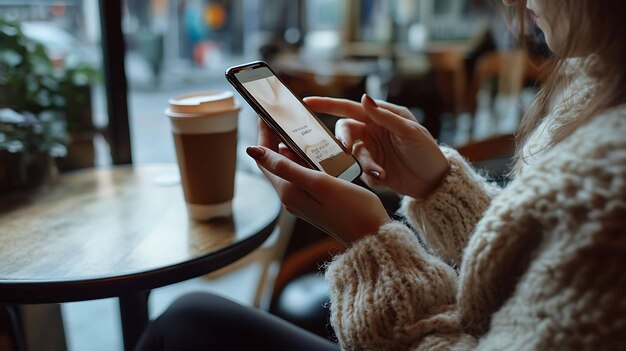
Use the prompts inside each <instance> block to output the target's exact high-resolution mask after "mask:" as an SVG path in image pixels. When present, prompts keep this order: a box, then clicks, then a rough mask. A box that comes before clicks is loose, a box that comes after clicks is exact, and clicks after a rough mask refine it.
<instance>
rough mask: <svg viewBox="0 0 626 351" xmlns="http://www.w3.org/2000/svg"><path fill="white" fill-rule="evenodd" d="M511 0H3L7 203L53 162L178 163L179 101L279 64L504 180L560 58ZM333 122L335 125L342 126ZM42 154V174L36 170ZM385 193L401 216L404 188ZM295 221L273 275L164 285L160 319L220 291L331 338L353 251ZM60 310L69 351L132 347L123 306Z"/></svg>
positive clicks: (246, 115) (243, 122)
mask: <svg viewBox="0 0 626 351" xmlns="http://www.w3.org/2000/svg"><path fill="white" fill-rule="evenodd" d="M499 3H500V1H489V0H354V1H352V0H114V1H109V0H100V1H98V0H0V198H2V196H5V195H6V194H10V193H12V192H14V191H20V190H21V189H25V188H28V187H32V186H33V184H36V183H40V182H41V181H42V179H43V178H45V177H47V176H50V175H48V174H47V172H48V170H49V167H48V166H49V163H46V162H47V161H49V160H50V159H52V160H53V161H54V163H53V168H54V169H55V171H54V172H53V173H54V174H53V175H52V176H53V177H54V176H55V174H56V176H58V174H63V173H66V172H72V171H75V170H78V169H84V168H93V167H107V166H110V165H113V164H124V163H131V162H132V164H133V165H141V164H153V163H175V162H176V154H175V151H174V145H173V140H172V137H171V131H170V126H169V122H168V120H167V118H166V117H165V115H164V110H165V108H166V107H167V104H168V99H169V98H172V97H174V96H177V95H180V94H183V93H188V92H196V91H221V90H232V89H231V87H230V85H229V84H228V83H227V81H226V80H225V79H224V71H225V69H226V68H228V67H230V66H233V65H237V64H242V63H245V62H248V61H253V60H264V61H267V62H268V63H269V64H270V66H271V67H273V69H274V70H275V71H276V72H277V74H278V75H279V76H280V77H281V78H282V79H283V80H284V81H285V82H286V84H287V85H288V86H289V87H290V88H292V90H293V91H294V92H295V93H296V95H298V96H300V97H305V96H310V95H321V96H332V97H343V98H347V99H352V100H358V99H360V97H361V96H362V94H363V93H367V94H369V95H370V96H372V97H373V98H375V99H384V100H387V101H390V102H393V103H396V104H399V105H403V106H406V107H407V108H409V109H410V111H411V112H412V113H413V114H414V115H415V116H416V117H417V118H418V119H419V121H420V122H421V123H422V124H423V125H424V126H426V127H427V128H428V129H429V131H430V132H431V133H432V134H433V136H435V137H436V138H437V139H438V140H439V141H440V142H441V143H445V144H449V145H454V146H455V147H458V148H459V149H460V150H461V152H462V153H463V154H464V155H465V156H466V157H467V158H469V159H470V160H471V161H472V162H474V163H475V164H476V165H477V166H478V167H481V168H484V169H485V171H487V172H489V173H490V174H491V175H492V177H493V178H494V179H495V180H497V181H500V182H506V180H507V171H508V167H509V166H510V159H511V155H512V153H513V148H514V142H513V140H512V134H513V133H514V131H515V129H516V128H517V126H518V124H519V121H520V118H521V116H522V115H523V113H524V111H525V109H526V108H527V107H528V105H529V104H530V102H531V101H532V99H533V98H534V95H535V94H536V92H537V90H538V88H539V86H540V84H541V78H542V75H541V74H540V67H541V66H542V64H543V62H544V61H545V60H546V59H547V58H548V56H549V52H548V51H547V49H546V48H545V46H544V45H543V44H542V42H541V34H540V33H538V32H537V31H536V29H535V28H532V27H531V28H527V29H526V33H524V34H525V35H526V36H527V37H529V38H531V39H532V42H529V44H528V45H527V48H526V49H524V50H522V49H520V48H519V44H518V36H517V34H511V32H510V31H509V30H508V26H507V23H506V21H505V20H504V13H503V12H502V11H501V9H500V8H499V7H498V6H494V4H495V5H499ZM120 15H121V16H120ZM512 25H513V27H514V28H513V30H514V31H515V30H517V28H516V24H515V23H513V24H512ZM118 32H119V33H121V37H119V38H120V40H116V36H115V33H118ZM103 53H104V56H103ZM103 57H104V58H103ZM116 62H118V63H120V64H115V63H116ZM25 65H26V66H27V67H28V68H27V69H25V68H24V66H25ZM239 102H240V103H241V104H242V108H243V109H242V112H241V114H240V120H239V146H238V148H239V155H240V156H239V157H238V160H237V162H238V166H237V167H238V170H240V171H245V172H250V173H253V174H258V170H257V169H256V166H255V165H254V164H253V162H251V161H250V160H249V158H247V157H244V156H243V155H244V152H243V150H244V149H245V147H246V146H248V145H252V144H254V143H255V141H256V133H257V116H256V115H255V114H254V112H253V111H252V110H251V109H250V108H249V107H248V106H245V103H243V101H242V100H241V99H239ZM320 117H321V118H322V120H323V122H324V123H326V124H327V125H328V126H329V127H330V128H333V125H334V123H335V122H336V118H335V117H333V116H320ZM42 154H43V155H44V158H45V159H46V160H47V161H43V162H44V164H45V165H46V166H45V167H43V168H42V167H41V166H37V164H36V162H42V161H41V158H42V157H41V155H42ZM33 169H34V170H35V171H34V172H33V174H32V175H29V174H28V172H30V171H32V170H33ZM42 169H44V170H42ZM42 173H46V174H45V175H42ZM44 181H45V179H44ZM376 191H377V192H378V193H379V194H380V196H381V198H382V199H383V201H384V203H385V205H386V206H387V208H388V209H389V211H390V213H393V212H395V210H396V209H397V201H398V197H397V195H395V194H389V193H388V192H386V191H384V190H376ZM0 216H2V213H0ZM284 225H285V226H286V228H285V230H283V231H284V232H286V234H285V235H284V237H282V238H281V243H282V244H281V245H282V246H281V249H279V250H274V251H272V257H271V259H272V260H273V261H272V262H274V263H275V265H274V266H273V268H271V269H270V273H267V272H265V271H262V269H261V268H258V267H256V266H255V265H254V264H253V262H252V261H253V260H248V261H249V262H246V264H243V263H242V264H239V265H236V267H234V268H231V269H228V271H227V272H222V273H221V274H214V275H213V276H210V277H202V278H198V279H194V280H192V281H187V282H183V283H179V284H175V285H172V286H168V287H164V288H160V289H156V290H155V291H154V293H153V294H152V295H151V300H150V304H151V305H150V306H151V312H150V314H151V315H152V316H156V315H158V314H159V313H160V312H162V311H163V310H164V309H165V308H166V307H167V305H168V304H169V303H171V301H172V300H174V299H175V298H176V297H177V296H179V295H181V294H183V293H184V292H187V291H194V290H208V291H214V292H217V293H219V294H223V295H225V296H228V297H230V298H232V299H234V300H236V301H239V302H241V303H244V304H249V305H250V304H252V305H256V306H259V307H261V308H264V309H267V310H270V311H271V312H273V313H276V314H279V315H281V316H283V317H285V318H287V319H290V320H292V321H294V322H296V323H298V324H300V325H302V326H304V327H307V328H309V329H311V330H313V331H314V332H317V333H321V334H323V335H326V336H328V335H329V334H331V333H332V332H331V331H329V327H327V325H326V324H325V322H324V318H326V314H325V313H326V310H325V309H324V307H323V305H324V303H325V301H326V300H325V293H326V290H325V286H324V283H323V279H322V277H321V275H320V274H319V267H320V265H321V264H322V263H323V262H324V260H327V259H328V258H329V257H330V256H329V253H332V252H338V251H337V250H340V247H339V246H337V245H336V243H334V242H332V239H326V237H325V236H324V234H323V233H320V232H319V231H318V230H316V229H315V228H312V227H310V226H308V225H307V224H306V223H304V222H301V221H292V222H289V223H287V224H284ZM2 230H3V229H2V228H0V232H1V231H2ZM0 235H1V234H0ZM279 246H280V245H279ZM333 250H335V251H333ZM251 262H252V263H251ZM248 263H249V264H248ZM261 280H264V281H263V284H264V286H265V288H264V290H263V291H262V292H259V289H258V286H259V284H261V283H260V281H261ZM298 284H299V285H298ZM260 295H262V296H261V297H259V296H260ZM294 301H295V302H294ZM303 301H304V302H303ZM0 303H1V301H0ZM61 312H62V316H63V318H62V324H60V325H59V327H58V328H57V329H55V330H60V332H59V333H62V334H63V336H64V339H65V341H64V342H61V344H66V346H67V348H68V349H70V350H117V349H121V348H122V341H121V338H122V337H121V335H120V331H119V327H118V325H117V324H118V323H119V322H118V319H119V316H118V313H119V312H118V311H117V306H116V302H115V301H112V299H105V300H95V301H86V302H76V303H67V304H63V305H62V306H61ZM320 321H321V322H320ZM57 324H58V323H57ZM50 333H53V332H50ZM1 335H2V330H1V329H0V340H2V338H1ZM50 337H51V338H55V337H54V336H50ZM57 337H58V335H57ZM55 340H56V339H55ZM1 348H2V344H1V342H0V349H1ZM50 349H52V348H50Z"/></svg>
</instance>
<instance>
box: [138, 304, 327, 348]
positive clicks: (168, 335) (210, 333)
mask: <svg viewBox="0 0 626 351" xmlns="http://www.w3.org/2000/svg"><path fill="white" fill-rule="evenodd" d="M136 350H137V351H146V350H150V351H153V350H155V351H156V350H177V351H186V350H207V351H214V350H276V351H279V350H302V351H306V350H315V351H325V350H333V351H336V350H339V346H338V345H337V344H335V343H333V342H331V341H330V340H328V339H325V338H323V337H321V336H318V335H316V334H313V333H311V332H309V331H307V330H305V329H302V328H299V327H297V326H295V325H293V324H291V323H289V322H287V321H285V320H283V319H280V318H278V317H276V316H274V315H272V314H269V313H267V312H264V311H260V310H257V309H254V308H251V307H246V306H242V305H239V304H237V303H235V302H232V301H230V300H227V299H225V298H222V297H219V296H216V295H212V294H207V293H194V294H190V295H186V296H184V297H182V298H180V299H178V300H177V301H176V302H174V303H173V304H172V306H170V307H169V308H168V309H167V311H165V312H164V313H163V314H162V315H161V316H160V317H159V318H157V319H156V320H155V321H153V322H152V323H151V324H150V325H148V328H147V329H146V331H145V332H144V334H143V336H142V337H141V340H140V341H139V344H138V346H137V349H136Z"/></svg>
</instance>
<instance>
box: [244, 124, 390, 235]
mask: <svg viewBox="0 0 626 351" xmlns="http://www.w3.org/2000/svg"><path fill="white" fill-rule="evenodd" d="M259 145H260V146H252V147H249V148H248V149H247V152H248V155H250V156H251V157H252V158H254V159H255V161H256V162H257V164H258V165H259V168H260V169H261V171H262V172H263V173H264V174H265V176H266V177H267V178H268V179H269V180H270V182H271V183H272V185H273V186H274V188H275V189H276V192H277V193H278V196H279V197H280V200H281V201H282V203H283V205H284V207H285V209H286V210H287V211H289V212H291V213H293V214H294V215H296V216H298V217H300V218H302V219H304V220H306V221H307V222H309V223H311V224H313V225H315V226H316V227H318V228H320V229H322V230H323V231H325V232H327V233H328V234H330V235H331V236H334V237H335V238H337V239H339V240H340V241H342V242H343V243H344V244H346V245H347V244H348V243H350V242H353V241H356V240H358V239H360V238H361V237H363V236H365V235H367V234H374V233H376V232H377V230H378V228H379V227H380V226H381V225H383V224H385V223H387V222H390V221H391V219H390V218H389V216H388V215H387V211H386V210H385V208H384V207H383V205H382V203H381V202H380V199H379V198H378V197H377V196H376V195H375V194H373V193H372V192H371V191H369V190H367V189H364V188H362V187H360V186H358V185H355V184H352V183H350V182H348V181H345V180H341V179H338V178H335V177H333V176H330V175H328V174H326V173H324V172H319V171H315V170H312V169H310V168H308V167H306V166H304V165H303V164H302V162H301V161H300V160H299V158H298V156H296V154H295V153H293V152H292V151H291V150H289V149H288V148H286V147H284V146H282V147H281V144H280V141H279V139H278V138H277V137H276V135H275V134H274V132H273V131H272V130H271V129H270V128H269V127H268V126H267V125H266V124H265V123H264V122H263V121H260V132H259Z"/></svg>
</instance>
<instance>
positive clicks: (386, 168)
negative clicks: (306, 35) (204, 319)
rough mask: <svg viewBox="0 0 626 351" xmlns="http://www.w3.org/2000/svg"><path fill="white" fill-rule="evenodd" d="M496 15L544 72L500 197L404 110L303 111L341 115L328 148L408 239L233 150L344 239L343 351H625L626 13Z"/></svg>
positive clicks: (279, 162)
mask: <svg viewBox="0 0 626 351" xmlns="http://www.w3.org/2000/svg"><path fill="white" fill-rule="evenodd" d="M504 3H505V4H506V5H517V6H520V7H523V6H526V7H527V8H528V11H529V13H530V15H531V17H532V18H533V19H534V20H535V21H536V23H537V25H538V26H539V27H540V28H541V29H542V31H543V32H544V34H545V38H546V41H547V44H548V46H549V47H550V48H551V50H552V51H553V53H554V56H555V58H556V60H557V62H556V65H555V66H554V69H553V74H552V76H551V77H550V78H549V79H548V81H547V83H546V85H545V87H544V88H543V89H542V91H541V93H540V94H539V96H538V98H537V101H536V103H535V105H534V108H533V110H532V111H531V112H530V113H529V115H528V116H526V117H525V119H524V121H523V123H522V126H521V129H520V133H519V138H520V139H519V145H520V147H519V150H518V153H517V160H516V164H515V167H514V172H513V174H514V179H513V180H512V181H511V182H510V183H509V185H508V186H507V187H506V188H504V189H500V188H498V187H497V186H495V185H492V184H490V183H488V182H487V181H485V180H484V179H483V178H482V177H481V176H480V175H478V174H477V173H476V172H475V171H474V170H473V169H472V168H471V167H470V166H469V165H468V164H467V163H466V162H465V161H464V160H463V159H462V158H461V157H460V156H459V154H458V153H457V152H456V151H454V150H453V149H451V148H447V147H439V146H437V144H436V142H435V141H434V140H433V138H432V137H431V136H430V135H429V134H428V132H426V131H425V130H424V129H423V128H422V127H421V126H420V125H419V124H418V123H417V122H415V119H414V118H413V116H412V115H411V114H410V113H409V112H408V111H407V110H406V109H405V108H401V107H397V106H394V105H392V104H389V103H385V102H382V101H378V102H374V101H373V100H371V99H370V98H368V97H365V96H364V98H363V99H362V101H361V103H356V102H350V101H346V100H335V99H328V98H310V99H307V100H306V101H307V104H308V105H309V106H310V107H311V108H312V109H313V110H316V111H318V112H324V113H331V114H335V115H339V116H344V117H346V119H344V120H342V121H341V123H340V124H339V126H338V128H337V136H338V138H339V139H341V140H342V141H343V142H344V143H345V144H346V146H347V147H348V148H351V149H352V151H353V153H354V154H355V155H356V156H357V157H358V159H359V160H360V162H361V164H362V165H363V168H364V170H365V174H364V176H363V179H364V181H365V182H366V183H367V184H369V185H371V186H386V187H389V188H391V189H392V190H394V191H396V192H398V193H401V194H403V195H405V197H404V199H403V201H402V207H401V212H402V213H403V214H404V215H405V217H406V218H407V220H408V221H409V222H410V224H412V225H413V227H415V228H418V229H419V230H418V232H419V233H418V235H419V236H420V239H421V242H420V240H418V239H417V238H416V236H415V234H414V233H413V232H412V231H411V230H410V229H409V228H408V227H407V226H406V225H405V224H404V223H401V222H396V221H392V220H390V219H389V217H388V216H387V214H386V213H385V210H384V209H383V207H382V205H381V204H380V201H379V200H378V199H377V198H376V196H374V195H373V194H372V193H370V192H369V191H367V190H364V189H362V188H360V187H358V186H355V185H353V184H350V183H347V182H344V181H340V180H337V179H334V178H332V177H330V176H327V175H325V174H323V173H321V172H315V171H312V170H309V169H306V168H304V167H302V166H301V165H299V164H298V163H297V162H294V161H293V160H295V158H294V157H293V155H291V154H290V153H289V152H288V151H287V150H285V149H284V148H280V147H279V144H278V140H277V139H276V138H275V137H274V136H273V135H272V134H271V133H270V132H269V131H268V129H267V128H264V129H262V133H261V139H260V144H261V146H258V147H251V148H249V149H248V153H249V155H250V156H251V157H253V158H254V159H255V160H256V161H257V163H258V164H259V166H260V167H261V169H262V170H263V172H264V173H265V174H266V176H267V177H268V178H269V179H270V181H271V182H272V183H273V185H274V187H275V188H276V190H277V192H278V194H279V195H280V197H281V200H282V201H283V203H284V205H285V207H286V208H287V209H288V210H290V211H291V212H293V213H294V214H296V215H298V216H299V217H302V218H304V219H306V220H307V221H309V222H311V223H313V224H314V225H316V226H318V227H320V228H322V229H324V230H325V231H327V232H329V233H331V234H333V235H336V236H339V237H341V238H343V239H344V240H345V241H347V242H351V245H350V247H349V248H348V249H347V250H346V252H345V253H343V254H341V255H339V256H337V257H335V259H334V260H333V261H332V262H331V263H330V264H329V265H328V267H327V270H326V279H327V280H328V282H329V284H330V287H331V322H332V325H333V327H334V329H335V331H336V333H337V337H338V339H339V343H340V346H341V347H342V348H343V349H346V350H404V349H410V350H430V349H455V350H465V349H473V348H478V349H490V350H505V349H575V350H578V349H591V348H594V349H596V348H600V349H611V350H617V349H626V337H625V334H624V333H625V331H626V300H625V299H624V296H626V274H624V272H623V269H624V267H626V105H625V103H626V67H625V65H624V63H625V62H626V45H624V44H623V43H622V40H624V39H626V35H625V34H626V33H625V32H626V26H624V25H623V24H622V19H623V18H626V3H625V2H623V1H622V0H603V1H597V0H561V1H552V0H529V1H528V2H527V3H526V2H525V1H512V0H505V1H504ZM339 214H341V215H339ZM422 243H423V245H422ZM195 306H198V305H195ZM188 309H190V308H188ZM180 310H181V309H178V311H180ZM174 311H176V309H174ZM257 314H259V315H260V314H261V313H257ZM181 315H184V313H179V314H178V315H177V314H176V313H171V314H170V316H169V317H170V318H172V319H171V322H170V323H171V324H174V323H175V322H174V321H175V320H176V319H175V317H180V316H181ZM224 315H227V314H224ZM220 316H223V315H220ZM164 318H168V315H167V314H166V316H165V317H164ZM263 318H269V317H259V319H263ZM181 320H184V318H182V319H181ZM157 324H158V321H157ZM214 324H215V323H214ZM248 324H249V323H247V322H246V323H242V325H241V327H242V328H245V326H243V325H248ZM162 325H164V324H163V323H162ZM266 328H267V327H266ZM289 328H290V327H285V328H284V329H281V328H277V330H283V331H284V332H282V333H281V332H276V330H274V331H272V333H274V334H272V336H271V337H267V338H274V340H278V341H276V344H278V345H281V346H282V347H284V349H289V348H290V346H291V348H293V349H307V347H309V348H310V349H332V346H331V345H322V344H321V342H320V344H318V345H317V348H316V347H315V346H312V345H313V344H312V343H310V342H313V341H310V340H308V339H306V338H303V339H302V341H301V343H300V344H298V341H293V340H289V339H290V335H291V336H293V335H296V334H298V333H303V332H301V331H292V330H291V329H289ZM157 329H158V328H157ZM158 332H159V333H163V334H164V336H163V335H162V336H161V337H163V338H164V339H165V340H167V338H168V337H170V336H171V335H172V334H168V333H169V332H168V330H167V328H164V327H161V328H160V330H158ZM205 333H206V332H205ZM232 333H242V334H240V335H246V334H245V333H246V331H243V332H238V331H237V330H234V331H232ZM232 333H231V334H230V335H232ZM173 334H175V333H173ZM285 335H287V336H285ZM253 337H256V335H255V336H253ZM309 337H310V336H309ZM283 339H284V340H287V341H285V342H284V343H282V342H281V340H283ZM169 340H173V339H169ZM221 340H222V341H223V342H224V343H226V344H227V343H228V342H229V341H228V339H227V338H226V339H221ZM256 342H257V345H259V347H262V346H260V345H262V343H263V342H264V341H263V337H259V339H257V340H256ZM234 345H236V346H235V347H233V348H236V347H237V346H241V344H234ZM302 345H303V346H302ZM299 346H302V347H299ZM227 348H228V347H227Z"/></svg>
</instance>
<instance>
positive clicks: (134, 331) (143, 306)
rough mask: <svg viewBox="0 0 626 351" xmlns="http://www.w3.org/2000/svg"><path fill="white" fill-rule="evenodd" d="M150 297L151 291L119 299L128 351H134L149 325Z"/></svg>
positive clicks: (123, 332) (123, 333)
mask: <svg viewBox="0 0 626 351" xmlns="http://www.w3.org/2000/svg"><path fill="white" fill-rule="evenodd" d="M149 296H150V290H148V291H142V292H139V293H136V294H130V295H123V296H120V297H119V300H120V316H121V318H122V335H123V337H124V350H126V351H132V350H133V349H134V348H135V346H137V342H138V341H139V337H140V336H141V333H142V332H143V331H144V329H145V328H146V326H147V325H148V321H149V315H148V297H149Z"/></svg>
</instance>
